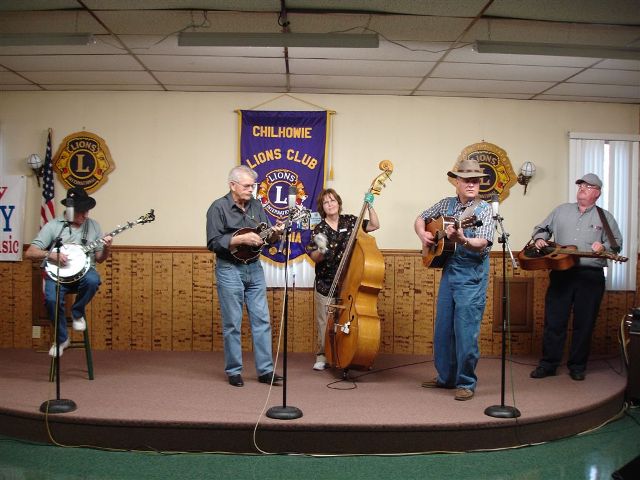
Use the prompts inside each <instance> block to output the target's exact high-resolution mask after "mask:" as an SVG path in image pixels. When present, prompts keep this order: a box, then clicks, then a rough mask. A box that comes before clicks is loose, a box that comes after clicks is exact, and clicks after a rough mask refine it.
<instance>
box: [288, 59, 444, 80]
mask: <svg viewBox="0 0 640 480" xmlns="http://www.w3.org/2000/svg"><path fill="white" fill-rule="evenodd" d="M433 65H435V63H434V62H393V61H372V60H310V59H298V60H295V59H294V60H290V62H289V66H290V72H291V73H292V74H314V75H366V76H369V75H370V76H375V77H381V76H397V77H422V76H424V75H426V74H427V73H428V72H429V70H430V69H431V68H432V67H433Z"/></svg>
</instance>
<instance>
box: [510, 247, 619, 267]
mask: <svg viewBox="0 0 640 480" xmlns="http://www.w3.org/2000/svg"><path fill="white" fill-rule="evenodd" d="M548 243H549V245H548V246H546V247H544V248H541V249H538V248H536V246H535V244H534V243H533V242H532V243H529V244H527V245H525V247H524V248H523V249H522V250H521V251H520V253H518V263H519V264H520V267H521V268H522V269H523V270H544V269H550V270H568V269H570V268H571V267H573V266H574V265H575V264H576V263H577V262H578V258H579V257H587V258H606V259H608V260H613V261H614V262H626V261H627V260H628V258H627V257H621V256H620V255H616V254H615V253H610V252H602V253H596V252H581V251H579V250H578V247H576V246H575V245H558V244H556V243H553V242H548Z"/></svg>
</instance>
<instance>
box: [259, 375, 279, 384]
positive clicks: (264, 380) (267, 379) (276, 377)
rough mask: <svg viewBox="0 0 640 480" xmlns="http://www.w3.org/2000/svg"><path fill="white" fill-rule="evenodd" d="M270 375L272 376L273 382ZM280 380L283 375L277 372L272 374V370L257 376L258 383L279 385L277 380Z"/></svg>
mask: <svg viewBox="0 0 640 480" xmlns="http://www.w3.org/2000/svg"><path fill="white" fill-rule="evenodd" d="M271 377H273V382H272V380H271ZM282 380H284V377H281V376H280V375H278V374H277V373H276V374H275V375H274V374H273V372H269V373H265V374H262V375H260V376H259V377H258V381H259V382H260V383H271V384H272V385H279V383H278V382H281V381H282Z"/></svg>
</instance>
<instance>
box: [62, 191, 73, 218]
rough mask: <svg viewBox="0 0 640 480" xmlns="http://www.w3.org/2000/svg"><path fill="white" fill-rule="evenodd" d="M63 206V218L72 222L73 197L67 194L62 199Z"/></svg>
mask: <svg viewBox="0 0 640 480" xmlns="http://www.w3.org/2000/svg"><path fill="white" fill-rule="evenodd" d="M64 206H65V210H64V219H65V220H66V221H67V222H69V223H72V222H73V217H74V210H75V209H74V200H73V197H69V196H67V198H66V199H65V201H64Z"/></svg>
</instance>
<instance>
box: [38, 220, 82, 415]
mask: <svg viewBox="0 0 640 480" xmlns="http://www.w3.org/2000/svg"><path fill="white" fill-rule="evenodd" d="M67 227H69V229H70V228H71V225H70V222H67V221H65V222H64V226H63V227H62V230H60V233H59V234H58V236H57V237H56V239H55V240H54V248H52V249H51V251H53V250H54V249H55V250H57V252H58V261H57V262H56V266H57V271H56V307H55V308H56V310H55V312H56V313H55V315H54V321H53V323H54V335H55V339H56V356H55V358H54V359H53V361H54V365H55V369H56V398H55V399H52V400H47V401H45V402H43V403H42V404H41V405H40V411H41V412H42V413H68V412H73V411H75V410H77V408H78V406H77V405H76V402H74V401H73V400H69V399H66V398H60V353H61V352H60V341H59V340H58V332H59V330H60V322H59V318H58V317H59V312H60V247H62V232H63V231H64V229H65V228H67ZM47 258H48V256H47ZM47 258H45V260H44V261H45V263H46V261H47Z"/></svg>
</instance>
